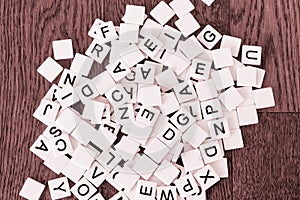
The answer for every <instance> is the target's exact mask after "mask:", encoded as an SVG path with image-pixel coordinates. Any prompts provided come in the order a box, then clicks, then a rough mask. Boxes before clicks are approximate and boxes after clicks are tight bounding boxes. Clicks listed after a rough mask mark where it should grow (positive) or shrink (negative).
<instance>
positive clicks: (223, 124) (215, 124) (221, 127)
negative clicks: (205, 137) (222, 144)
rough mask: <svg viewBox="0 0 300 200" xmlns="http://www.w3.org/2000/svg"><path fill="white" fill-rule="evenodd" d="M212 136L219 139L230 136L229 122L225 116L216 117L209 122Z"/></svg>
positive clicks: (213, 138)
mask: <svg viewBox="0 0 300 200" xmlns="http://www.w3.org/2000/svg"><path fill="white" fill-rule="evenodd" d="M208 126H209V132H210V138H211V139H212V140H218V139H221V138H226V137H229V136H230V130H229V126H228V122H227V120H226V119H225V118H219V119H214V120H211V121H209V122H208Z"/></svg>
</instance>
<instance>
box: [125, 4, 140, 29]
mask: <svg viewBox="0 0 300 200" xmlns="http://www.w3.org/2000/svg"><path fill="white" fill-rule="evenodd" d="M144 19H145V7H144V6H136V5H126V10H125V15H124V16H123V18H122V20H123V21H124V22H125V23H128V24H137V25H142V24H143V22H144Z"/></svg>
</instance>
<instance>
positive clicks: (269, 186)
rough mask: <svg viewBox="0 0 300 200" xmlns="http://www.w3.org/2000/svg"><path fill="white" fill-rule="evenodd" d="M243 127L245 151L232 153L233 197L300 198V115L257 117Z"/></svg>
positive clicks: (272, 114)
mask: <svg viewBox="0 0 300 200" xmlns="http://www.w3.org/2000/svg"><path fill="white" fill-rule="evenodd" d="M259 119H260V123H259V124H258V125H255V126H248V127H243V128H242V131H243V138H244V143H245V148H243V149H240V150H234V151H233V152H232V171H231V176H232V179H233V196H234V197H235V198H238V199H295V200H296V199H299V198H300V168H299V156H300V148H299V147H300V140H299V131H300V115H299V113H293V114H291V113H286V114H283V113H280V114H274V113H260V115H259Z"/></svg>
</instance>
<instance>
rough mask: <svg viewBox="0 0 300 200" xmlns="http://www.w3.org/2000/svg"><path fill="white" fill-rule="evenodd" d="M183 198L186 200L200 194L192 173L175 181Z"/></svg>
mask: <svg viewBox="0 0 300 200" xmlns="http://www.w3.org/2000/svg"><path fill="white" fill-rule="evenodd" d="M174 183H175V185H176V187H177V190H178V192H179V195H180V197H181V198H186V197H188V196H191V195H192V194H194V193H196V192H198V185H197V183H196V181H195V179H194V177H193V175H192V174H191V173H190V174H188V175H186V176H182V177H181V178H179V179H177V180H175V181H174Z"/></svg>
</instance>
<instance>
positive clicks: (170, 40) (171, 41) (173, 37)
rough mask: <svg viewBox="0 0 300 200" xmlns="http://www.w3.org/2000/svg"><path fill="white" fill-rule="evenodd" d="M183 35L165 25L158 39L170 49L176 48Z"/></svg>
mask: <svg viewBox="0 0 300 200" xmlns="http://www.w3.org/2000/svg"><path fill="white" fill-rule="evenodd" d="M181 35H182V34H181V33H180V31H178V30H177V29H175V28H173V27H171V26H169V25H165V26H164V27H163V29H162V31H161V33H160V35H159V37H158V39H159V40H160V41H162V42H163V43H164V45H166V46H168V47H170V48H173V49H174V48H175V47H176V45H177V43H178V41H179V39H180V37H181Z"/></svg>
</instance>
